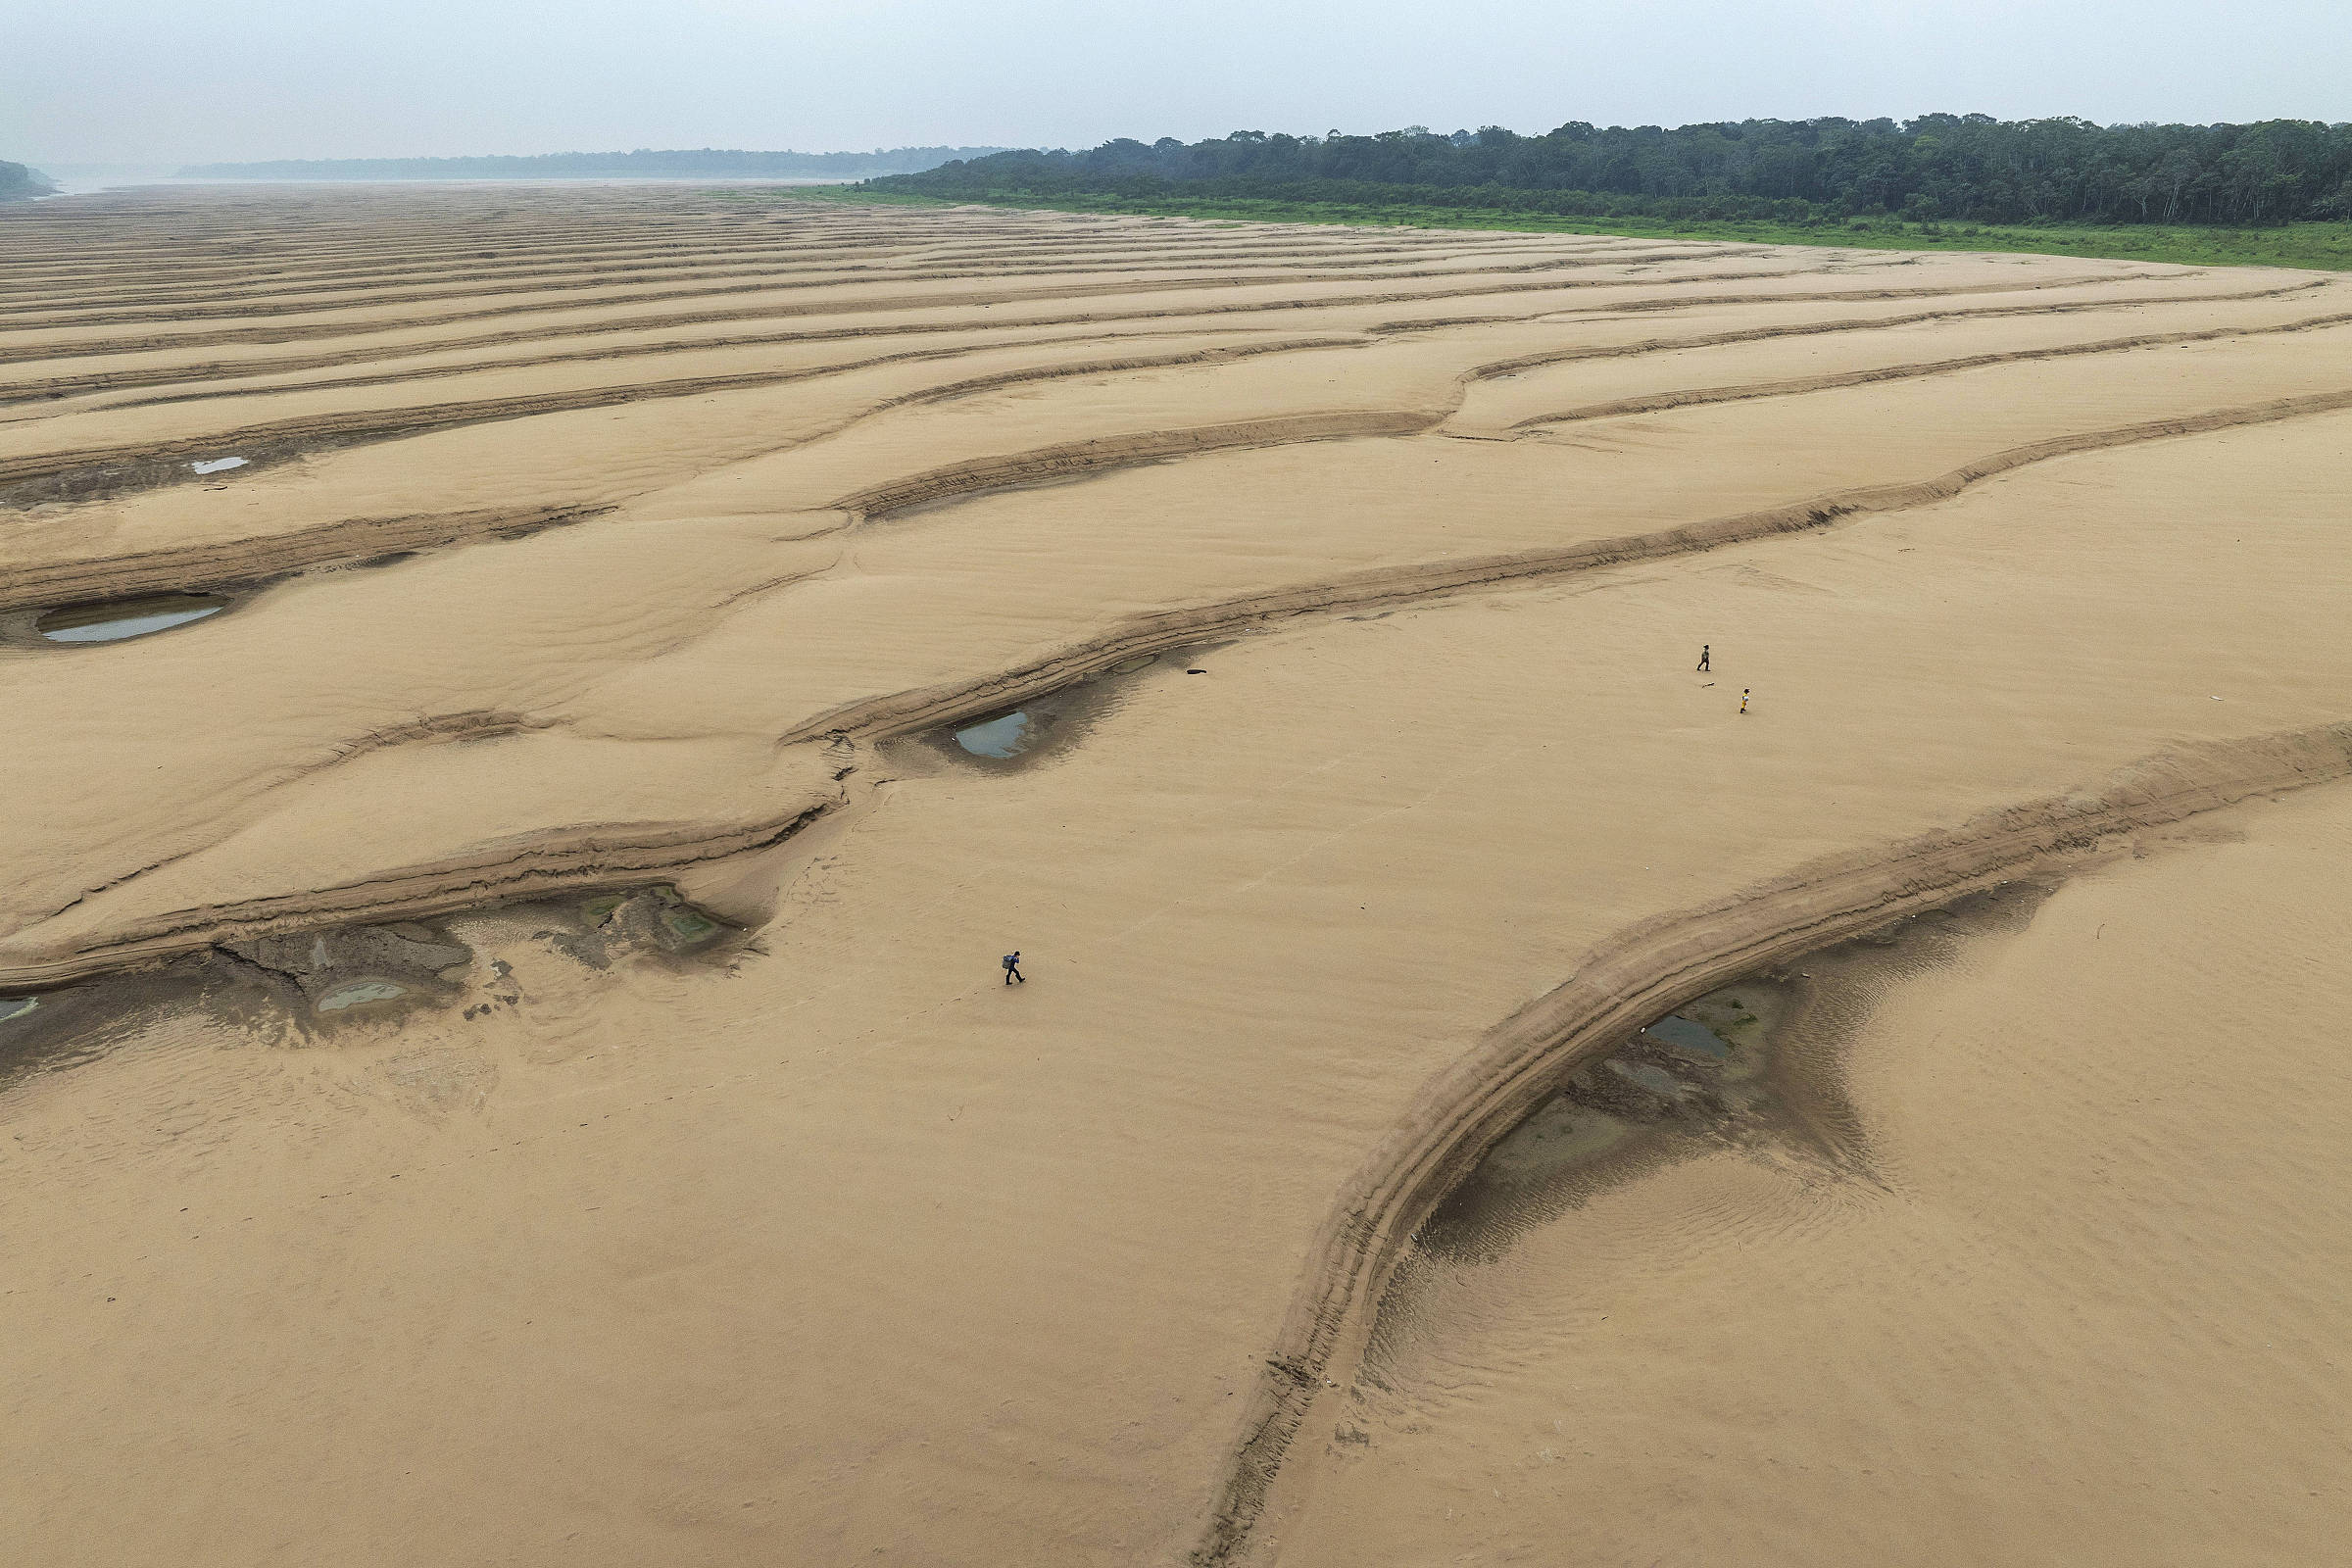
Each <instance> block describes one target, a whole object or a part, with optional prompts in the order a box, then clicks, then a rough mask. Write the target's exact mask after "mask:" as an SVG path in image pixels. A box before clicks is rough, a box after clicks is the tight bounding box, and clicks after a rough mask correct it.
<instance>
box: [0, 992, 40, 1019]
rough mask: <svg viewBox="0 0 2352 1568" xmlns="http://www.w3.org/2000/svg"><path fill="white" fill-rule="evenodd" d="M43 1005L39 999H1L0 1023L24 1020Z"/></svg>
mask: <svg viewBox="0 0 2352 1568" xmlns="http://www.w3.org/2000/svg"><path fill="white" fill-rule="evenodd" d="M39 1005H41V999H40V998H38V997H0V1023H6V1022H8V1020H9V1019H11V1018H22V1017H24V1016H25V1014H26V1013H28V1012H30V1011H31V1010H32V1009H33V1008H35V1007H37V1006H39Z"/></svg>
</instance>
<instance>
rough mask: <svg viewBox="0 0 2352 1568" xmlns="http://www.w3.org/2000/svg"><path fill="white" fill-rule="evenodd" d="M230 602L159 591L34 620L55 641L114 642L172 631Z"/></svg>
mask: <svg viewBox="0 0 2352 1568" xmlns="http://www.w3.org/2000/svg"><path fill="white" fill-rule="evenodd" d="M227 608H228V601H226V600H225V599H216V598H214V597H213V596H212V595H210V594H155V595H151V596H150V597H147V598H144V599H118V600H115V601H113V602H111V603H108V604H100V605H69V606H67V607H66V608H65V609H63V610H52V611H50V612H49V613H47V614H45V615H43V616H42V617H41V618H40V619H39V620H37V621H35V622H34V623H33V625H34V628H35V629H36V630H38V631H39V632H40V634H41V635H42V636H43V637H46V638H48V639H49V640H50V641H51V642H53V643H113V642H121V641H123V639H124V638H128V637H145V636H147V635H149V634H150V633H153V632H159V631H169V630H170V629H171V628H172V627H173V626H184V625H186V624H187V623H188V622H189V621H192V620H202V619H204V617H205V616H207V615H215V614H219V613H221V611H223V610H225V609H227Z"/></svg>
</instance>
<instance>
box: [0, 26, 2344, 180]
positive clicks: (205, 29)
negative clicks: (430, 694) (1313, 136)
mask: <svg viewBox="0 0 2352 1568" xmlns="http://www.w3.org/2000/svg"><path fill="white" fill-rule="evenodd" d="M9 9H10V10H11V11H12V12H13V13H15V15H14V16H12V17H11V19H10V21H9V23H8V25H7V27H6V29H5V31H4V32H0V158H14V159H19V160H23V161H26V162H31V163H35V164H38V163H41V162H43V161H44V160H46V161H49V162H58V163H63V162H114V161H123V162H133V161H155V162H181V161H201V160H216V159H250V158H289V157H367V156H401V155H421V154H450V153H493V152H497V153H538V152H561V151H570V150H580V151H604V150H611V149H625V148H631V147H749V148H760V149H771V150H772V149H782V148H793V149H798V150H801V151H809V152H825V151H833V150H836V149H843V148H850V149H863V148H869V147H878V146H901V145H906V144H910V143H911V144H929V143H941V142H945V143H951V144H956V145H971V144H998V145H1007V146H1040V145H1044V146H1088V145H1092V144H1093V143H1095V142H1099V141H1101V140H1103V139H1104V138H1105V137H1108V136H1113V135H1135V136H1141V137H1144V138H1146V139H1150V138H1152V137H1154V136H1160V135H1175V136H1180V137H1183V138H1185V139H1186V140H1192V139H1195V138H1197V137H1200V136H1203V135H1219V134H1222V133H1224V132H1225V131H1228V130H1235V129H1256V130H1290V131H1299V132H1320V131H1323V130H1326V129H1330V128H1339V129H1343V130H1349V131H1370V130H1383V129H1390V128H1394V127H1396V126H1399V125H1406V124H1414V123H1420V124H1427V125H1430V126H1432V127H1433V128H1436V129H1439V130H1451V129H1454V128H1456V127H1458V126H1469V127H1476V126H1478V125H1481V124H1503V125H1509V126H1511V127H1513V128H1514V129H1518V130H1525V131H1540V130H1546V129H1549V128H1550V127H1551V126H1553V125H1556V124H1560V123H1563V122H1566V121H1570V120H1588V121H1592V122H1594V123H1604V124H1605V123H1626V124H1647V123H1656V124H1669V125H1671V124H1680V123H1685V122H1688V121H1693V120H1718V119H1738V118H1742V117H1745V116H1749V115H1762V116H1779V117H1783V118H1796V117H1802V116H1810V115H1822V114H1838V115H1849V116H1852V117H1854V118H1857V119H1866V118H1869V117H1872V116H1876V115H1890V116H1893V117H1896V118H1898V119H1899V118H1903V117H1906V116H1909V115H1912V114H1915V113H1919V112H1922V111H1928V110H1949V111H1953V112H1956V113H1965V112H1969V111H1982V112H1984V113H1986V114H1993V115H2000V116H2003V117H2022V116H2039V115H2059V114H2076V115H2082V116H2086V117H2088V118H2090V119H2093V120H2099V121H2119V120H2182V121H2192V122H2206V121H2217V120H2258V119H2266V118H2271V117H2294V118H2299V119H2310V120H2327V121H2344V120H2352V0H2235V3H2233V4H2224V3H2220V0H1605V3H1604V0H1509V3H1501V0H1154V3H1150V4H1114V3H1102V4H1092V5H1090V4H1080V3H1077V0H857V3H835V4H827V5H811V4H804V3H800V0H765V3H762V0H661V3H658V4H657V3H652V0H564V3H563V4H560V5H559V4H544V3H537V0H530V3H515V0H402V3H399V4H384V3H380V0H379V3H376V4H371V5H370V4H360V5H353V4H349V3H345V4H335V3H331V0H48V3H42V0H14V3H13V4H11V5H10V7H9Z"/></svg>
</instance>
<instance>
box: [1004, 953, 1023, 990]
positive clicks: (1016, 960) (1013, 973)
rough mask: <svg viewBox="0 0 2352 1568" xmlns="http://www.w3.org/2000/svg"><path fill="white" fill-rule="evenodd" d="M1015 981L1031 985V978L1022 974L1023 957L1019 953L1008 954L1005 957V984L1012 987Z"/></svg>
mask: <svg viewBox="0 0 2352 1568" xmlns="http://www.w3.org/2000/svg"><path fill="white" fill-rule="evenodd" d="M1015 980H1018V981H1019V982H1020V983H1021V984H1023V985H1027V984H1028V983H1029V977H1028V976H1027V975H1025V974H1023V973H1021V956H1020V955H1019V954H1018V953H1007V954H1006V955H1005V984H1006V985H1010V984H1012V983H1013V982H1014V981H1015Z"/></svg>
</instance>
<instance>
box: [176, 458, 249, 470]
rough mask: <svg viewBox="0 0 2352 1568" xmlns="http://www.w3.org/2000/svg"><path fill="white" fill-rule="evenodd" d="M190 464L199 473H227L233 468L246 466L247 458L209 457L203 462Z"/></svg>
mask: <svg viewBox="0 0 2352 1568" xmlns="http://www.w3.org/2000/svg"><path fill="white" fill-rule="evenodd" d="M188 466H189V467H190V468H192V469H194V470H195V471H196V472H198V473H226V472H227V471H228V470H229V469H231V468H242V467H243V466H245V460H244V459H243V458H208V459H206V460H205V461H204V462H202V463H191V464H189V465H188Z"/></svg>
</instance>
